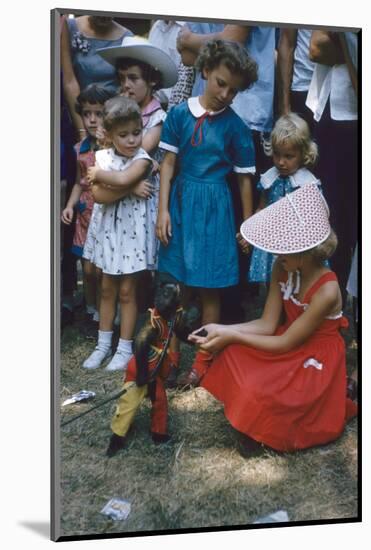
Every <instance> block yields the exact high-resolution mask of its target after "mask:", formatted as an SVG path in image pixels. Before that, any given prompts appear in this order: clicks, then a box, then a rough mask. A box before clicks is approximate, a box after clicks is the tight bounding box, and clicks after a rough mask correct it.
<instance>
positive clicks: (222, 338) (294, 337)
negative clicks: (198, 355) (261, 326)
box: [201, 281, 339, 353]
mask: <svg viewBox="0 0 371 550" xmlns="http://www.w3.org/2000/svg"><path fill="white" fill-rule="evenodd" d="M338 293H339V285H338V284H337V282H335V281H329V282H328V283H326V284H324V285H323V286H322V287H321V288H320V289H319V290H318V291H317V293H316V294H315V295H314V296H313V298H312V301H311V303H310V305H309V307H308V309H307V310H306V311H305V312H304V313H303V314H302V315H300V316H299V317H298V318H297V319H296V321H294V322H293V323H292V325H291V326H290V327H289V328H288V329H287V330H286V332H284V333H283V334H280V335H277V336H269V335H268V336H267V335H264V334H242V333H241V331H237V330H233V328H232V327H231V328H230V327H226V328H221V329H219V330H216V331H215V332H213V333H211V334H208V336H207V337H206V338H205V341H204V343H202V345H201V347H202V348H203V349H204V350H206V351H212V352H217V351H220V349H222V348H223V347H225V345H227V344H232V343H233V344H243V345H247V346H252V347H254V348H257V349H261V350H264V351H269V352H272V353H286V352H288V351H290V350H292V349H294V348H296V347H298V346H300V345H302V344H303V343H304V342H306V340H308V338H310V336H311V335H312V334H313V333H314V331H315V330H316V329H317V328H318V327H319V326H320V325H321V323H323V321H324V320H325V318H326V316H327V315H330V314H331V313H332V312H333V310H334V307H335V306H336V304H337V302H338Z"/></svg>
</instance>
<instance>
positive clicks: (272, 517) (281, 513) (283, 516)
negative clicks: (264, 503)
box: [254, 510, 289, 523]
mask: <svg viewBox="0 0 371 550" xmlns="http://www.w3.org/2000/svg"><path fill="white" fill-rule="evenodd" d="M284 521H289V516H288V514H287V512H286V510H278V511H277V512H273V513H272V514H269V515H268V516H264V517H262V518H258V519H256V520H255V521H254V523H281V522H284Z"/></svg>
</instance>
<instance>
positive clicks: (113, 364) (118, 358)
mask: <svg viewBox="0 0 371 550" xmlns="http://www.w3.org/2000/svg"><path fill="white" fill-rule="evenodd" d="M132 357H133V353H132V352H131V351H121V350H119V349H118V350H117V351H116V353H115V355H114V356H113V357H112V359H111V361H110V362H109V363H108V365H107V366H106V368H105V369H104V370H107V371H110V372H112V371H115V370H126V369H127V366H128V363H129V361H130V359H131V358H132Z"/></svg>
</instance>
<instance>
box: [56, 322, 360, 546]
mask: <svg viewBox="0 0 371 550" xmlns="http://www.w3.org/2000/svg"><path fill="white" fill-rule="evenodd" d="M350 338H351V335H350V336H349V337H348V338H347V340H348V342H350ZM93 346H94V343H93V341H91V340H86V339H85V338H83V337H82V336H81V335H80V334H79V331H78V329H77V328H76V327H71V328H68V329H66V330H65V333H64V335H63V339H62V350H63V351H62V373H61V402H62V401H63V400H64V399H65V398H66V397H67V396H70V395H71V394H72V393H75V392H77V391H79V390H81V389H88V390H93V391H95V392H96V394H97V397H96V399H95V401H93V402H90V403H89V404H80V405H72V406H69V407H66V408H64V409H63V415H64V416H63V418H64V419H67V418H69V417H70V416H71V415H74V414H77V413H79V412H81V411H83V410H86V408H87V407H90V406H91V404H92V403H95V402H98V400H100V399H104V397H107V396H109V395H110V394H112V393H115V392H116V391H118V390H119V389H120V386H121V377H122V375H121V373H106V372H105V371H104V370H102V369H99V370H96V371H92V372H89V371H85V370H84V369H81V368H80V364H81V362H82V360H83V359H84V358H85V357H86V356H87V355H88V354H89V352H90V351H91V349H92V348H93ZM182 351H183V354H182V364H181V368H185V367H186V366H188V365H189V364H190V362H191V360H192V356H193V350H192V348H190V347H189V346H183V350H182ZM355 361H356V351H355V350H354V349H351V347H350V346H349V348H348V363H349V366H350V367H353V366H354V365H355ZM169 402H170V421H169V422H170V431H171V433H172V435H173V437H172V440H171V442H170V443H168V444H166V445H164V446H156V445H154V444H153V443H152V440H151V438H150V436H149V414H150V404H149V402H148V401H145V402H144V403H143V405H142V406H141V408H140V411H139V413H138V415H137V417H136V419H135V423H134V426H133V430H132V433H131V435H130V439H129V442H128V446H127V448H126V449H125V450H124V451H122V452H121V453H119V454H117V455H116V456H115V457H114V458H111V459H107V458H106V457H105V450H106V447H107V443H108V439H109V437H110V427H109V425H110V418H111V415H112V413H113V410H114V402H112V403H110V404H107V405H105V406H103V407H102V408H100V409H97V410H96V411H94V412H92V413H90V414H89V415H86V416H85V417H83V418H81V419H80V420H77V421H76V422H74V423H71V424H70V425H68V426H66V427H65V428H63V429H62V430H61V432H62V433H61V470H62V471H61V479H62V483H61V494H62V496H61V499H62V517H61V528H62V533H63V534H64V535H67V536H68V535H70V536H72V535H88V534H102V533H129V532H143V531H153V530H159V531H161V530H172V529H175V530H176V529H189V528H208V527H213V526H231V525H236V526H237V525H248V524H251V523H252V522H253V521H254V520H255V519H256V518H257V517H259V516H264V515H267V514H269V513H271V512H274V511H276V510H278V509H284V510H286V511H287V512H288V515H289V518H290V521H312V520H327V519H340V518H355V517H356V516H357V421H356V420H353V421H352V422H350V423H349V424H348V426H347V427H346V429H345V432H344V434H343V436H342V437H341V438H340V439H339V440H338V441H336V442H335V443H332V444H329V445H327V446H323V447H320V448H315V449H310V450H307V451H304V452H298V453H293V454H278V453H274V452H272V451H269V452H268V451H265V452H263V454H262V455H260V456H258V457H254V458H249V459H244V458H242V457H241V456H240V455H239V454H238V452H237V450H236V445H235V438H234V434H233V431H232V429H231V428H230V426H229V424H228V422H227V420H226V419H225V417H224V415H223V410H222V407H221V405H220V404H219V403H218V402H217V401H216V400H215V399H214V398H213V397H212V396H211V395H209V394H208V393H207V392H206V391H205V390H203V389H202V388H196V389H193V390H191V391H188V392H180V391H178V390H172V391H169ZM112 497H119V498H123V499H127V500H128V501H130V503H131V513H130V515H129V517H128V519H127V520H125V521H121V522H113V521H111V520H110V519H107V517H106V516H103V515H102V514H100V510H101V509H102V507H103V506H104V504H105V503H106V502H107V501H108V500H109V499H110V498H112Z"/></svg>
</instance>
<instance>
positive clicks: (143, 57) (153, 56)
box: [97, 36, 178, 88]
mask: <svg viewBox="0 0 371 550" xmlns="http://www.w3.org/2000/svg"><path fill="white" fill-rule="evenodd" d="M97 53H98V54H99V55H100V56H101V57H103V59H105V60H106V61H108V63H110V64H111V65H116V62H117V60H118V59H121V58H125V57H129V58H131V59H137V60H138V61H142V62H143V63H148V65H151V67H153V68H154V69H157V70H158V71H159V72H160V73H161V77H162V78H161V87H162V88H171V87H172V86H174V84H175V83H176V81H177V80H178V71H177V68H176V65H175V63H174V61H173V60H172V59H171V57H170V56H169V55H168V54H167V53H165V52H164V51H162V50H160V48H157V47H156V46H154V45H153V44H150V42H148V40H146V39H145V38H142V37H140V36H125V37H124V38H123V40H122V43H121V46H115V47H113V48H101V49H100V50H97Z"/></svg>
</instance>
